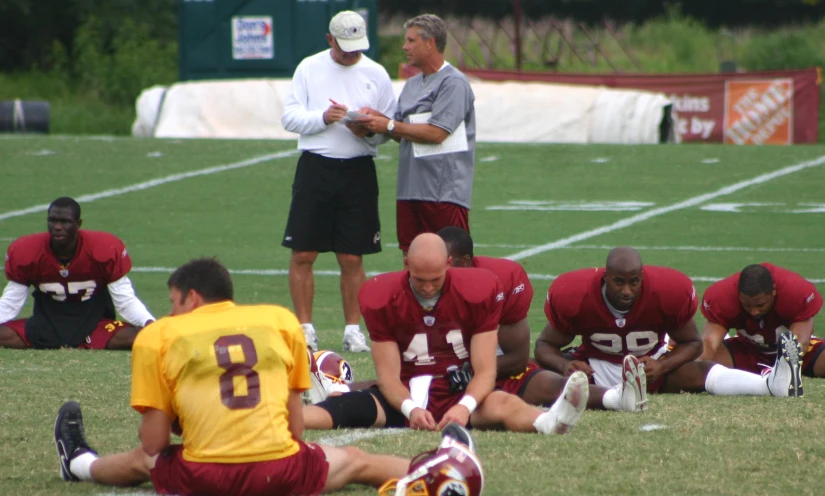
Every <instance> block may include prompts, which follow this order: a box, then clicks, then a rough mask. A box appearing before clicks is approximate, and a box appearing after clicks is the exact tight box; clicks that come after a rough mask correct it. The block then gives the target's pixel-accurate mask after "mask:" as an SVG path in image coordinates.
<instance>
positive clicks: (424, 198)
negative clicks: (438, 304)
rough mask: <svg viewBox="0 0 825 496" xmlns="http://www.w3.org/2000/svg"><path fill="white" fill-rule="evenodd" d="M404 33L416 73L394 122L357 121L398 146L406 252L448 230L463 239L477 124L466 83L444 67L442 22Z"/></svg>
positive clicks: (374, 115) (374, 116)
mask: <svg viewBox="0 0 825 496" xmlns="http://www.w3.org/2000/svg"><path fill="white" fill-rule="evenodd" d="M404 29H406V30H407V32H406V35H405V36H406V37H405V42H404V52H406V54H407V60H408V62H409V64H410V65H412V66H414V67H416V68H418V69H419V70H421V73H419V74H416V75H415V76H413V77H411V78H410V79H409V80H408V81H407V83H406V84H405V85H404V89H403V91H402V92H401V96H400V97H399V99H398V110H397V111H396V112H395V114H394V118H393V119H390V118H388V117H387V116H386V115H380V114H379V113H378V112H370V114H371V116H370V117H369V118H363V119H361V120H362V121H363V122H364V123H365V125H366V126H367V128H368V129H369V130H371V131H373V132H376V133H383V134H388V135H389V136H390V137H392V138H393V139H395V140H397V141H399V142H400V150H399V154H400V157H399V161H398V186H397V202H396V224H397V229H398V245H399V247H400V248H401V249H402V250H403V251H404V252H405V253H406V251H407V249H408V248H409V246H410V243H411V242H412V240H413V238H415V237H416V236H417V235H418V234H420V233H422V232H438V231H440V230H441V229H442V228H444V227H447V226H458V227H461V228H462V229H464V230H466V231H468V232H469V230H470V227H469V210H470V198H471V197H472V191H473V164H474V162H475V134H476V124H475V108H474V101H475V96H474V95H473V90H472V88H471V87H470V82H469V81H468V80H467V77H466V76H465V75H464V74H462V73H461V71H459V70H458V69H456V68H455V67H453V66H451V65H450V64H449V63H447V62H446V61H445V60H444V48H445V47H446V45H447V25H446V24H445V23H444V21H443V20H441V19H440V18H439V17H437V16H435V15H432V14H424V15H420V16H418V17H414V18H412V19H410V20H409V21H407V22H406V23H405V24H404Z"/></svg>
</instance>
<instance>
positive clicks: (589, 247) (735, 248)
mask: <svg viewBox="0 0 825 496" xmlns="http://www.w3.org/2000/svg"><path fill="white" fill-rule="evenodd" d="M2 239H3V238H0V240H2ZM8 241H11V239H8ZM384 246H386V247H387V248H398V245H397V244H386V245H384ZM473 246H474V247H475V248H535V247H537V246H541V245H536V244H532V245H531V244H511V243H473ZM633 247H634V248H636V249H637V250H639V251H700V252H704V251H764V252H779V253H781V252H788V253H797V252H798V253H825V248H779V247H777V248H770V247H767V246H762V247H755V248H754V247H750V246H638V245H633ZM612 248H615V247H614V246H613V245H570V246H562V247H559V248H558V249H559V250H610V249H612Z"/></svg>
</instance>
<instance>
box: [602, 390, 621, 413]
mask: <svg viewBox="0 0 825 496" xmlns="http://www.w3.org/2000/svg"><path fill="white" fill-rule="evenodd" d="M621 388H622V385H621V384H619V385H618V386H615V387H612V388H610V389H608V390H607V391H605V393H604V396H602V406H604V407H605V409H607V410H621V409H622V393H621V392H620V391H621Z"/></svg>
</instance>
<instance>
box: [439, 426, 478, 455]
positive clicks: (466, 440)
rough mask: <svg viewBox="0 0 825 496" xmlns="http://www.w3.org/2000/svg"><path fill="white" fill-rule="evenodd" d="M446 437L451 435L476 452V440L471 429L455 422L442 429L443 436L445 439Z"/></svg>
mask: <svg viewBox="0 0 825 496" xmlns="http://www.w3.org/2000/svg"><path fill="white" fill-rule="evenodd" d="M445 437H449V438H451V439H453V440H455V441H458V442H459V443H461V444H463V445H465V446H467V448H469V449H470V451H472V452H473V453H475V452H476V441H475V439H473V435H472V434H470V431H469V430H467V429H465V428H464V427H461V426H460V425H458V424H456V423H455V422H452V423H449V424H447V425H446V426H444V429H443V430H442V431H441V438H442V439H443V438H445Z"/></svg>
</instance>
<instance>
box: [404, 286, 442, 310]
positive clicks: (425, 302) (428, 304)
mask: <svg viewBox="0 0 825 496" xmlns="http://www.w3.org/2000/svg"><path fill="white" fill-rule="evenodd" d="M410 289H412V292H413V294H414V295H415V299H416V300H418V303H419V304H420V305H421V308H423V309H424V310H426V311H428V312H429V311H432V309H433V308H435V305H436V304H437V303H438V300H439V299H440V298H441V291H439V292H438V294H437V295H435V296H433V297H432V298H422V297H421V296H420V295H419V294H418V293H416V292H415V288H414V287H413V285H412V281H410Z"/></svg>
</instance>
